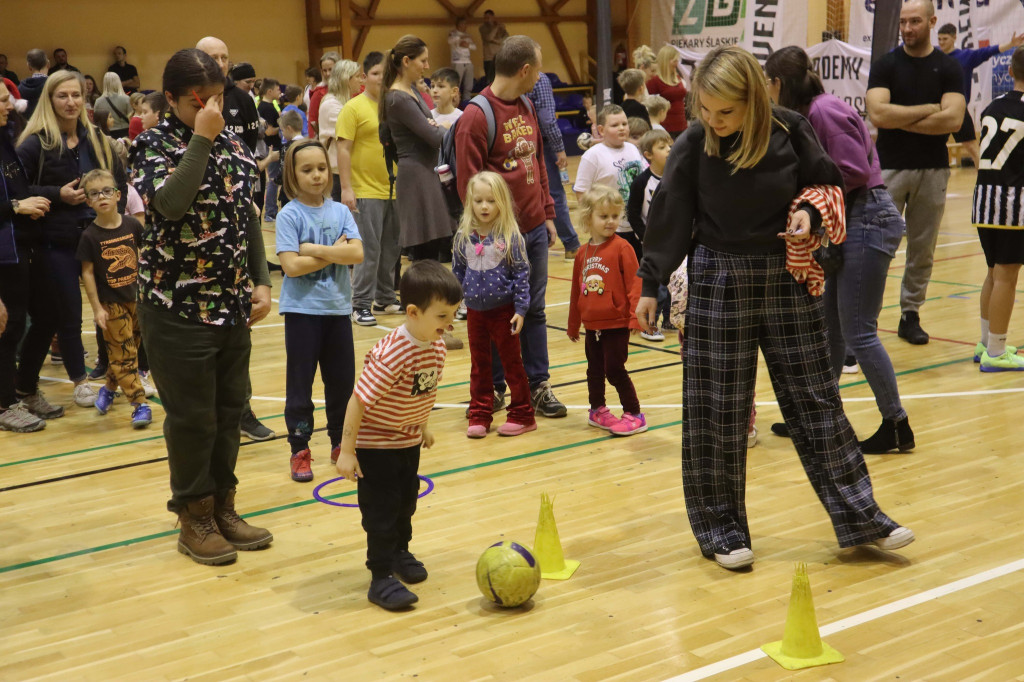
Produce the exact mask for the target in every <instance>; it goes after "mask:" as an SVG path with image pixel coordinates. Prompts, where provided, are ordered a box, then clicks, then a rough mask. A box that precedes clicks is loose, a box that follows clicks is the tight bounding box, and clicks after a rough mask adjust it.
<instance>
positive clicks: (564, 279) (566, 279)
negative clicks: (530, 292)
mask: <svg viewBox="0 0 1024 682" xmlns="http://www.w3.org/2000/svg"><path fill="white" fill-rule="evenodd" d="M548 279H560V280H562V281H563V282H571V281H572V278H571V277H555V276H554V275H548Z"/></svg>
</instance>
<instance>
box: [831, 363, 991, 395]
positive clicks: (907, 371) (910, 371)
mask: <svg viewBox="0 0 1024 682" xmlns="http://www.w3.org/2000/svg"><path fill="white" fill-rule="evenodd" d="M971 361H973V358H957V359H956V360H947V361H946V362H939V363H936V364H934V365H925V366H924V367H914V368H913V369H905V370H903V371H901V372H896V376H898V377H902V376H906V375H908V374H916V373H917V372H925V371H927V370H929V369H938V368H939V367H949V366H950V365H956V364H958V363H961V362H971ZM866 383H868V380H867V379H861V380H860V381H851V382H850V383H848V384H843V385H841V386H840V387H839V389H840V390H842V389H844V388H851V387H853V386H863V385H864V384H866Z"/></svg>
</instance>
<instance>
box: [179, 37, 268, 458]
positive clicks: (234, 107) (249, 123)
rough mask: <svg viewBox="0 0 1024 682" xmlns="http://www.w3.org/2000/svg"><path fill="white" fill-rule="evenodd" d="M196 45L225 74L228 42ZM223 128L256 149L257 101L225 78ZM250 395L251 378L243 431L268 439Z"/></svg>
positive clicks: (262, 164) (204, 41)
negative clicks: (253, 407)
mask: <svg viewBox="0 0 1024 682" xmlns="http://www.w3.org/2000/svg"><path fill="white" fill-rule="evenodd" d="M196 48H197V49H199V50H202V51H203V52H205V53H206V54H208V55H210V56H211V57H212V58H213V60H214V61H215V62H217V65H218V66H219V67H220V70H221V72H222V73H223V74H224V76H225V77H227V75H228V72H229V70H230V68H231V60H230V59H229V58H228V46H227V44H225V42H224V41H223V40H221V39H219V38H214V37H213V36H207V37H205V38H203V39H201V40H200V41H199V42H198V43H196ZM222 115H223V116H224V129H225V130H230V131H232V132H233V133H235V134H237V135H238V136H239V137H241V138H242V141H243V142H245V144H246V146H247V147H248V148H249V152H250V153H252V152H253V151H254V150H255V149H256V143H257V142H259V132H260V131H259V128H260V117H259V114H257V113H256V103H255V102H253V101H252V97H249V94H248V93H245V92H242V91H241V90H239V89H238V88H237V87H236V86H235V84H234V83H233V82H232V81H231V79H230V78H228V82H227V86H226V87H225V88H224V108H223V111H222ZM257 166H259V169H260V171H263V170H265V169H266V167H267V160H266V159H263V160H262V161H259V162H257ZM251 397H252V379H250V380H249V387H248V392H247V395H246V400H245V408H244V409H243V410H242V424H241V426H242V435H244V436H246V437H248V438H251V439H252V440H270V439H271V438H274V437H275V436H276V435H277V434H275V433H274V432H273V431H271V430H270V429H268V428H267V427H266V426H264V425H263V424H262V423H261V422H260V420H259V419H257V418H256V414H255V413H254V412H253V411H252V405H251V404H250V402H249V399H250V398H251Z"/></svg>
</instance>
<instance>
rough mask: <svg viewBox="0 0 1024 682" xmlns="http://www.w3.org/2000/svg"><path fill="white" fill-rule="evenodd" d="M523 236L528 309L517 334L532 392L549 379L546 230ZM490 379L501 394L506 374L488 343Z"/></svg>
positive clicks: (539, 229)
mask: <svg viewBox="0 0 1024 682" xmlns="http://www.w3.org/2000/svg"><path fill="white" fill-rule="evenodd" d="M523 237H524V238H525V239H526V257H527V258H528V259H529V261H530V307H529V308H528V309H527V310H526V319H525V320H524V321H523V331H521V332H519V345H520V348H522V351H523V367H524V368H525V369H526V378H527V379H529V380H530V388H531V389H533V388H536V387H537V384H539V383H540V382H542V381H547V380H548V379H550V378H551V374H550V373H549V372H548V327H547V321H548V318H547V315H546V314H545V312H544V298H545V296H546V295H547V290H548V230H547V228H546V227H545V226H544V223H541V224H540V226H539V227H535V228H534V229H532V230H530V231H529V232H527V233H526V234H524V235H523ZM491 376H492V378H493V379H494V389H495V390H496V391H499V392H501V393H504V392H505V371H504V370H503V369H502V367H501V360H500V359H499V357H498V349H497V347H495V346H494V344H491Z"/></svg>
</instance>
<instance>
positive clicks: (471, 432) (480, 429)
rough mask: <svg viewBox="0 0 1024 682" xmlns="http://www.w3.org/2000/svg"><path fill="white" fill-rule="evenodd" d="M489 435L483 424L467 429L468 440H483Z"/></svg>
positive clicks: (472, 425)
mask: <svg viewBox="0 0 1024 682" xmlns="http://www.w3.org/2000/svg"><path fill="white" fill-rule="evenodd" d="M486 435H487V427H486V426H484V425H483V424H471V425H470V427H469V428H468V429H466V438H483V437H484V436H486Z"/></svg>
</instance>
